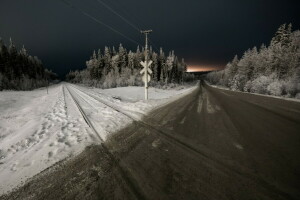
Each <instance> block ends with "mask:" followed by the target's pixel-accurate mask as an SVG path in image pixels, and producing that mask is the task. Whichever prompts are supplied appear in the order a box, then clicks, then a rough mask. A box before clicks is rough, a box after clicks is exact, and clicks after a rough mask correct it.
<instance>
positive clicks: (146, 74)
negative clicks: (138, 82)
mask: <svg viewBox="0 0 300 200" xmlns="http://www.w3.org/2000/svg"><path fill="white" fill-rule="evenodd" d="M140 64H141V65H142V66H143V67H144V68H143V69H142V70H141V71H140V74H144V75H143V77H142V80H143V82H144V83H145V82H146V80H147V83H148V82H149V81H150V80H151V77H150V76H149V74H152V70H151V69H150V68H149V67H150V65H151V64H152V60H150V61H149V62H148V66H147V64H146V62H143V61H141V62H140ZM146 70H147V73H146ZM147 77H148V78H147Z"/></svg>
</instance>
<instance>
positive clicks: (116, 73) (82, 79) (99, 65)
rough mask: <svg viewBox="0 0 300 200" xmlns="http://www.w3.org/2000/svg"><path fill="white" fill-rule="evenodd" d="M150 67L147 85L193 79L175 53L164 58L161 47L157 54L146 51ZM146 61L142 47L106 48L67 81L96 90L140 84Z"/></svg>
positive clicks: (182, 60)
mask: <svg viewBox="0 0 300 200" xmlns="http://www.w3.org/2000/svg"><path fill="white" fill-rule="evenodd" d="M149 56H150V60H152V61H153V63H152V65H151V66H150V68H151V70H152V72H153V73H152V74H151V81H150V86H166V85H168V84H182V83H184V82H189V81H193V80H194V76H193V75H192V74H189V73H186V70H187V65H186V63H185V62H184V59H181V60H180V61H179V59H178V57H177V56H175V54H174V51H171V52H169V54H168V55H167V56H166V55H165V53H164V52H163V50H162V48H160V51H159V53H157V52H155V51H153V50H152V47H150V50H149ZM144 59H145V54H144V48H142V49H140V47H139V46H138V47H137V50H136V51H135V52H132V51H129V52H128V51H127V49H126V48H124V47H123V46H122V44H120V45H119V49H118V51H117V50H116V49H115V48H114V47H113V48H109V47H105V48H104V52H103V54H102V51H101V49H99V50H98V51H97V52H96V51H94V52H93V55H92V56H91V58H90V60H88V61H86V68H85V69H83V70H81V71H78V70H76V71H70V72H69V74H67V76H66V80H67V81H69V82H72V83H83V84H86V85H89V86H95V87H99V88H113V87H121V86H141V85H143V82H142V76H141V74H140V70H141V69H142V66H141V64H140V62H141V61H143V60H144Z"/></svg>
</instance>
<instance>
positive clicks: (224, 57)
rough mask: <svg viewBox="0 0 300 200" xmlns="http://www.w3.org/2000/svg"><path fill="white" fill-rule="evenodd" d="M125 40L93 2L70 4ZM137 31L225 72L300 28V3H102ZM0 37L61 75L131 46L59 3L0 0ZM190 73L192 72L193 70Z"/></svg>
mask: <svg viewBox="0 0 300 200" xmlns="http://www.w3.org/2000/svg"><path fill="white" fill-rule="evenodd" d="M68 1H70V2H72V4H73V5H75V6H77V7H78V8H79V9H81V10H83V11H85V12H86V13H88V14H89V15H91V16H93V17H95V18H96V19H98V20H100V21H101V22H104V23H106V24H108V25H110V26H111V27H113V28H114V29H116V30H117V31H119V32H120V33H122V34H123V35H125V36H126V37H129V38H131V39H132V40H134V41H135V42H137V43H139V44H144V38H143V36H142V35H141V34H140V33H139V32H138V31H137V30H136V29H134V28H133V27H132V26H130V25H129V24H127V23H125V22H124V21H123V20H122V19H121V18H120V17H118V16H116V15H115V14H114V13H113V12H111V11H110V10H109V9H108V8H106V7H105V6H103V5H102V4H101V3H99V2H97V0H84V1H83V0H68ZM101 1H103V2H105V3H106V4H107V5H108V6H109V7H110V8H112V9H113V10H114V11H116V12H117V13H118V14H119V15H121V16H123V17H124V18H126V19H127V20H128V21H130V22H131V23H132V24H133V25H134V26H136V27H138V28H139V29H152V30H153V33H152V34H151V36H150V37H151V40H152V43H153V44H154V45H155V46H156V47H157V48H159V47H163V49H164V51H165V52H166V53H167V52H168V51H169V50H175V54H176V55H177V56H178V57H180V58H182V57H183V58H185V60H186V62H187V63H188V65H189V66H190V70H191V69H194V70H195V69H199V70H203V69H214V68H216V67H224V65H225V64H226V63H227V62H228V61H230V60H231V59H232V58H233V56H234V55H235V54H238V55H239V56H241V55H242V53H243V52H244V51H245V50H247V49H248V48H252V47H253V46H260V45H261V44H262V43H265V44H268V43H269V41H270V39H271V37H272V36H273V35H274V33H275V31H276V30H277V28H278V27H279V25H281V24H283V23H290V22H291V23H292V24H293V27H294V29H300V17H299V16H300V14H299V12H300V11H299V8H300V1H299V0H295V1H292V0H151V1H145V0H101ZM0 37H2V39H3V40H4V41H5V42H6V44H8V41H9V38H10V37H12V39H13V41H14V42H15V44H16V46H17V47H18V48H20V47H21V46H22V45H23V44H24V45H25V48H26V49H27V50H28V52H29V54H30V55H36V56H38V57H39V58H40V59H41V60H42V61H43V63H44V65H45V66H46V67H47V68H49V69H52V70H53V71H55V72H57V73H58V74H59V75H60V76H63V75H65V74H66V73H67V72H69V71H70V69H72V70H74V69H82V68H83V67H85V61H86V60H88V59H89V57H90V56H91V54H92V52H93V50H94V49H98V48H101V49H102V50H103V49H104V46H105V45H106V46H115V47H118V46H119V44H120V43H122V44H123V46H124V47H126V48H127V49H129V50H134V51H135V50H136V47H137V44H136V43H135V42H132V41H129V40H127V39H125V38H124V37H122V36H121V35H120V34H117V33H115V32H113V31H111V30H110V29H108V28H107V27H105V26H103V25H100V24H98V23H96V22H95V21H93V20H92V19H90V18H88V17H87V16H85V15H83V14H82V13H81V12H80V11H78V9H74V8H71V7H70V6H68V5H66V4H64V3H63V2H62V1H61V0H0ZM192 66H193V67H192Z"/></svg>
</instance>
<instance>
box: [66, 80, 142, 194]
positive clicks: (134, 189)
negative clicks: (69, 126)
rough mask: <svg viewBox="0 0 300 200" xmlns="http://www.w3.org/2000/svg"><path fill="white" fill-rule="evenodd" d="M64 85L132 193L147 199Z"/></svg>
mask: <svg viewBox="0 0 300 200" xmlns="http://www.w3.org/2000/svg"><path fill="white" fill-rule="evenodd" d="M63 87H64V88H66V90H67V91H68V92H69V94H70V96H71V98H72V100H73V101H74V103H75V104H76V106H77V108H78V110H79V111H80V113H81V115H82V117H83V118H84V120H85V122H86V123H87V125H88V126H89V127H90V128H91V129H92V131H93V132H94V133H95V135H97V136H98V139H99V140H100V142H101V146H102V148H103V150H104V152H105V153H106V154H107V155H108V157H109V158H110V159H111V160H112V161H113V164H114V165H115V166H116V167H117V169H118V171H119V172H120V174H121V176H122V178H123V179H124V180H125V181H126V182H127V185H128V186H129V187H130V189H131V191H132V193H133V194H134V195H135V196H136V198H137V199H146V197H145V195H144V194H143V193H142V190H141V188H140V187H139V185H137V181H135V179H134V178H133V177H132V175H131V173H130V172H129V170H128V169H127V167H126V166H123V165H122V164H121V162H120V160H121V159H120V158H118V157H117V156H116V155H114V154H113V153H111V152H110V150H109V148H108V147H107V146H106V145H105V143H104V140H103V139H102V138H101V136H100V134H99V133H98V131H97V130H96V128H95V127H94V126H93V124H92V123H91V121H90V120H89V118H88V117H87V115H86V113H85V112H84V110H83V109H82V107H81V106H80V104H79V102H78V100H77V99H76V97H75V96H74V95H73V93H72V92H71V90H70V89H69V88H68V86H63Z"/></svg>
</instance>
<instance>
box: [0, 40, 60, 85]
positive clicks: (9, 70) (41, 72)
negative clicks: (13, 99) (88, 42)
mask: <svg viewBox="0 0 300 200" xmlns="http://www.w3.org/2000/svg"><path fill="white" fill-rule="evenodd" d="M56 78H57V75H56V74H55V73H53V72H52V71H50V70H48V69H46V68H44V66H43V63H42V61H41V60H40V59H38V57H36V56H31V55H28V53H27V50H26V49H25V48H24V46H23V47H22V48H21V49H20V50H19V51H18V49H17V48H16V46H15V45H14V43H13V41H12V39H10V43H9V45H8V47H7V46H6V45H5V44H4V42H3V40H2V39H1V38H0V90H4V89H13V90H31V89H34V88H38V87H42V86H46V85H47V84H48V80H49V79H56Z"/></svg>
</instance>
